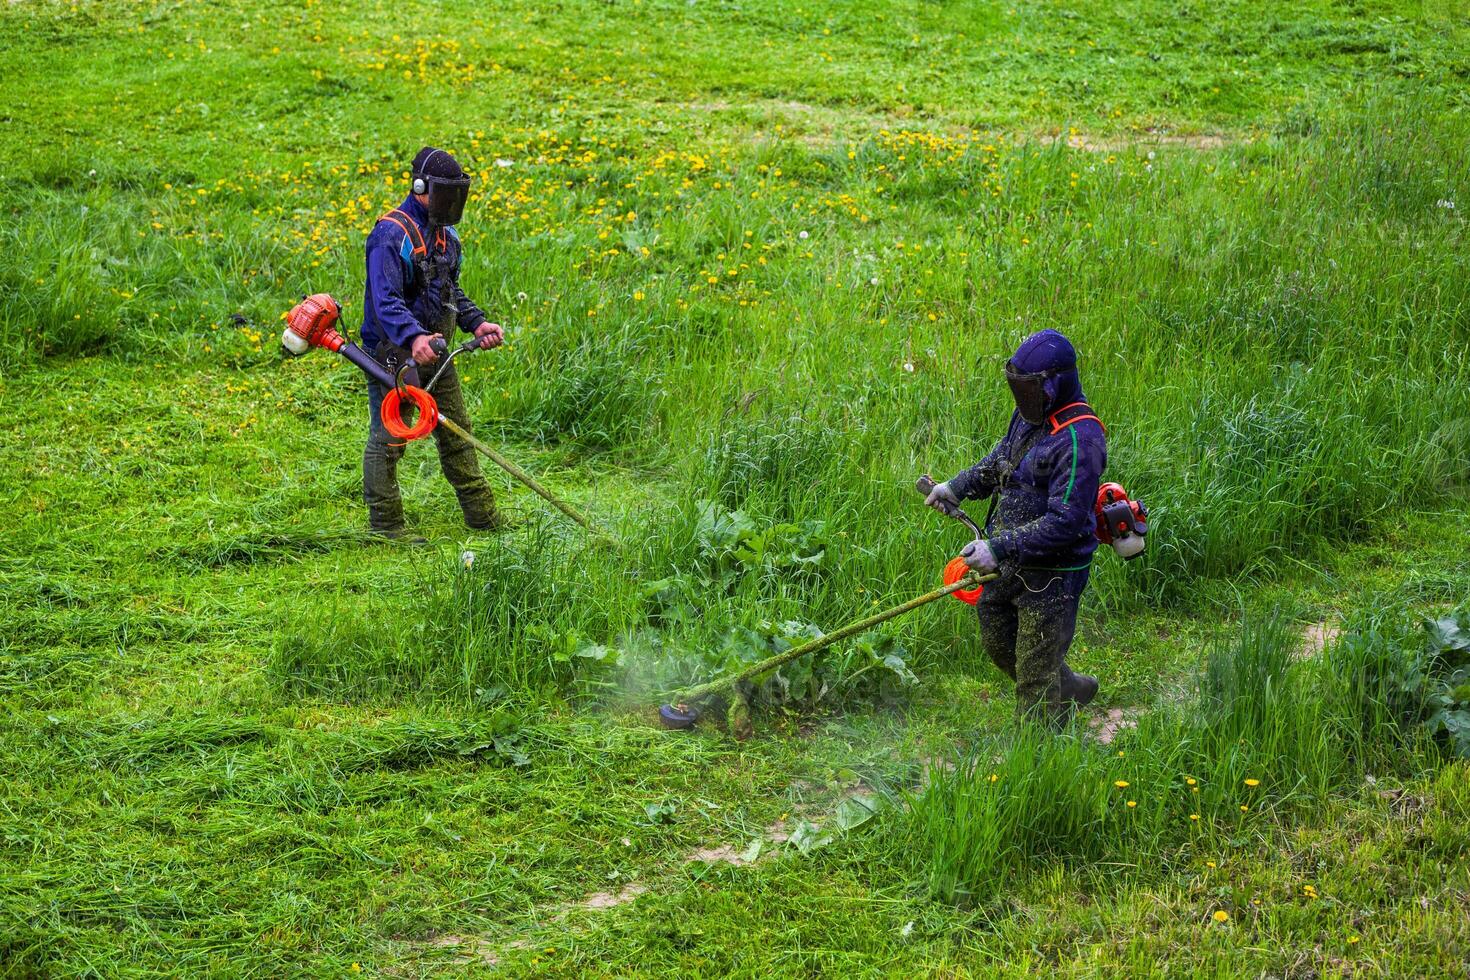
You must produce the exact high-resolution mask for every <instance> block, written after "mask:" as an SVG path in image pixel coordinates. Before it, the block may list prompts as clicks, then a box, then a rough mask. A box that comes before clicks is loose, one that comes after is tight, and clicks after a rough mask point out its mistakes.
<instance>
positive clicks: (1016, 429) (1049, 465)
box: [949, 371, 1108, 569]
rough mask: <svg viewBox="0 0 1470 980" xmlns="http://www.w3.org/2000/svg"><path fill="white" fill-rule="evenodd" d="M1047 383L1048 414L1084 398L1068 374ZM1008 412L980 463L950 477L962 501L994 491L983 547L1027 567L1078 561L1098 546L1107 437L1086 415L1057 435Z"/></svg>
mask: <svg viewBox="0 0 1470 980" xmlns="http://www.w3.org/2000/svg"><path fill="white" fill-rule="evenodd" d="M1055 382H1056V383H1055V386H1054V390H1053V388H1052V387H1051V386H1050V385H1049V388H1048V396H1049V397H1048V400H1047V409H1046V410H1047V412H1048V413H1052V412H1055V411H1057V410H1058V409H1060V408H1063V407H1065V406H1067V405H1071V404H1073V403H1075V402H1080V401H1084V400H1085V399H1084V398H1083V395H1082V385H1081V383H1080V382H1079V381H1078V380H1077V373H1076V372H1075V371H1071V372H1068V373H1066V374H1063V375H1061V376H1059V377H1058V378H1057V379H1055ZM1052 429H1053V427H1052V425H1051V423H1050V422H1043V423H1042V424H1041V425H1039V426H1037V425H1032V424H1031V423H1030V422H1027V421H1026V420H1025V419H1023V418H1021V413H1020V412H1013V413H1012V414H1011V424H1010V427H1009V428H1008V429H1007V430H1006V434H1005V438H1003V439H1001V441H1000V443H999V444H998V445H997V446H996V447H995V448H994V449H992V450H991V451H990V453H989V455H987V456H986V457H985V458H984V459H982V460H981V461H980V462H979V463H977V464H975V465H974V466H972V467H970V468H969V469H967V470H965V471H964V472H963V473H960V474H959V475H958V476H956V477H954V478H953V479H952V480H950V481H949V486H950V489H951V490H953V491H954V492H955V494H956V495H957V496H958V497H959V498H960V499H961V500H966V499H975V498H980V499H983V498H986V497H989V496H990V495H991V494H998V498H999V499H998V500H997V502H996V507H995V513H994V514H993V515H992V517H991V519H990V521H989V522H988V523H987V524H986V528H985V533H986V537H987V538H988V539H989V541H990V549H991V551H992V552H993V553H994V554H995V557H996V558H997V559H999V560H1000V561H1002V562H1012V563H1015V564H1018V565H1021V566H1022V567H1026V568H1048V569H1068V568H1076V567H1079V566H1084V565H1086V564H1087V563H1088V562H1090V561H1091V560H1092V553H1093V552H1094V551H1096V550H1097V544H1098V542H1097V534H1096V527H1097V519H1096V517H1095V515H1094V511H1093V508H1094V507H1095V506H1096V503H1097V486H1098V483H1099V482H1100V480H1101V478H1102V473H1103V470H1104V469H1105V468H1106V467H1107V464H1108V450H1107V437H1106V435H1105V434H1104V432H1103V427H1102V426H1101V425H1100V424H1098V423H1097V422H1096V421H1094V420H1092V419H1085V420H1083V421H1080V422H1074V423H1073V424H1071V425H1069V426H1067V427H1066V428H1064V429H1062V430H1061V431H1058V432H1053V431H1052Z"/></svg>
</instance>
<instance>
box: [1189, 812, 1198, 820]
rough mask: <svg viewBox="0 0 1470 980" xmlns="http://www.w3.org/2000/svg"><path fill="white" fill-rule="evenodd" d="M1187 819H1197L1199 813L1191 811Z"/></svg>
mask: <svg viewBox="0 0 1470 980" xmlns="http://www.w3.org/2000/svg"><path fill="white" fill-rule="evenodd" d="M1189 819H1191V820H1198V819H1199V814H1198V813H1191V814H1190V815H1189Z"/></svg>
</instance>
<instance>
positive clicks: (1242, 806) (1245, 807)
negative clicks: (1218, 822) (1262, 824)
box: [1240, 803, 1250, 813]
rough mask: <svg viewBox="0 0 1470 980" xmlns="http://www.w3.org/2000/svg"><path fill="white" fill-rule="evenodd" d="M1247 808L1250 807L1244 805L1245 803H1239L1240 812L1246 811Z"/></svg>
mask: <svg viewBox="0 0 1470 980" xmlns="http://www.w3.org/2000/svg"><path fill="white" fill-rule="evenodd" d="M1249 809H1250V807H1248V806H1246V805H1245V804H1244V803H1242V804H1241V805H1240V812H1241V813H1245V812H1246V811H1248V810H1249Z"/></svg>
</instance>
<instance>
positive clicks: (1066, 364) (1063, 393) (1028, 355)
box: [1011, 329, 1086, 412]
mask: <svg viewBox="0 0 1470 980" xmlns="http://www.w3.org/2000/svg"><path fill="white" fill-rule="evenodd" d="M1011 363H1012V364H1014V365H1015V367H1016V370H1017V371H1021V372H1024V373H1026V374H1041V373H1042V372H1046V371H1055V372H1057V373H1056V375H1055V376H1053V377H1050V378H1047V379H1046V384H1045V391H1046V410H1047V411H1048V412H1055V411H1056V410H1057V409H1059V408H1061V407H1062V406H1064V405H1070V404H1072V403H1073V402H1080V401H1085V400H1086V398H1085V397H1084V396H1083V394H1082V381H1081V379H1080V378H1079V377H1078V376H1077V350H1076V348H1074V347H1073V346H1072V342H1071V341H1070V340H1068V339H1067V338H1066V336H1065V335H1063V334H1062V333H1061V331H1059V330H1051V329H1047V330H1041V331H1038V332H1036V333H1034V334H1032V335H1031V336H1029V337H1027V338H1026V339H1025V340H1023V341H1021V346H1020V347H1017V348H1016V353H1015V354H1014V355H1012V357H1011Z"/></svg>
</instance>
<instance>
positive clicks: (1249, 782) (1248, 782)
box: [1245, 779, 1261, 786]
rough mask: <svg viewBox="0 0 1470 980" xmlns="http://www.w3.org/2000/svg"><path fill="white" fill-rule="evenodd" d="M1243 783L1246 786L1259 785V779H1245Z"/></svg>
mask: <svg viewBox="0 0 1470 980" xmlns="http://www.w3.org/2000/svg"><path fill="white" fill-rule="evenodd" d="M1245 784H1246V785H1247V786H1259V785H1261V781H1260V780H1259V779H1247V780H1246V781H1245Z"/></svg>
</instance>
